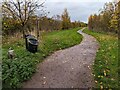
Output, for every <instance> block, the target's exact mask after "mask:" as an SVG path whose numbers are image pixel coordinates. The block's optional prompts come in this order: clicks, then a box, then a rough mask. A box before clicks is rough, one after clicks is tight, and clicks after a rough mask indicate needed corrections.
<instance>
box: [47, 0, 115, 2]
mask: <svg viewBox="0 0 120 90" xmlns="http://www.w3.org/2000/svg"><path fill="white" fill-rule="evenodd" d="M47 1H48V2H110V1H113V0H47Z"/></svg>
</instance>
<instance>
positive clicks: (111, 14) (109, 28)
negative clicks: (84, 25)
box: [88, 1, 120, 33]
mask: <svg viewBox="0 0 120 90" xmlns="http://www.w3.org/2000/svg"><path fill="white" fill-rule="evenodd" d="M88 27H89V29H91V30H94V31H105V32H115V33H118V31H119V30H120V1H119V2H109V3H105V5H104V8H103V9H102V10H100V13H99V14H98V15H97V14H94V15H91V16H90V17H89V22H88Z"/></svg>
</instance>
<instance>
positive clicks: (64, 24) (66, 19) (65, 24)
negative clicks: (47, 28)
mask: <svg viewBox="0 0 120 90" xmlns="http://www.w3.org/2000/svg"><path fill="white" fill-rule="evenodd" d="M61 18H62V29H68V28H70V27H71V20H70V16H69V14H68V11H67V9H66V8H65V9H64V12H63V14H62V16H61Z"/></svg>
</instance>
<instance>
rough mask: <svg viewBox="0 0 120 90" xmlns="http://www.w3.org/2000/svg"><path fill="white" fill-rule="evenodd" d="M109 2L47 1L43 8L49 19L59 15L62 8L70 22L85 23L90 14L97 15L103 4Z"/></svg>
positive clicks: (100, 0) (90, 0)
mask: <svg viewBox="0 0 120 90" xmlns="http://www.w3.org/2000/svg"><path fill="white" fill-rule="evenodd" d="M102 1H103V2H102ZM109 1H112V0H47V1H46V3H45V7H47V8H46V10H47V11H48V12H50V14H49V15H48V16H49V17H52V16H53V15H56V14H59V15H61V14H62V12H63V11H64V8H67V9H68V12H69V15H70V16H71V20H72V21H75V20H80V21H83V22H87V21H88V17H89V16H90V15H91V14H94V13H98V11H99V10H100V9H101V8H102V7H103V5H104V3H105V2H109Z"/></svg>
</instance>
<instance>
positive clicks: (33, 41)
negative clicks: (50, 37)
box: [28, 38, 38, 45]
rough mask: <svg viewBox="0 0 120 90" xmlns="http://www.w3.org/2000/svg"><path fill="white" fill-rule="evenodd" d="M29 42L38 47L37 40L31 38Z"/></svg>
mask: <svg viewBox="0 0 120 90" xmlns="http://www.w3.org/2000/svg"><path fill="white" fill-rule="evenodd" d="M28 42H29V43H30V44H32V45H38V40H37V39H35V38H29V39H28Z"/></svg>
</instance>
